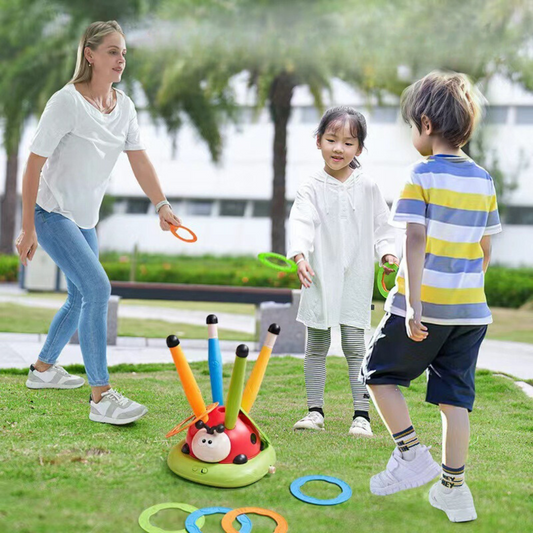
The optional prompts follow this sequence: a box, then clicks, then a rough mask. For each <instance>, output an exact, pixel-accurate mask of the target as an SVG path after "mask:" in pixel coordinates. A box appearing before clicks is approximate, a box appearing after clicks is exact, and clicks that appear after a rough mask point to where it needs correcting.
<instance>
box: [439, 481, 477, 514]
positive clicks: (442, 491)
mask: <svg viewBox="0 0 533 533" xmlns="http://www.w3.org/2000/svg"><path fill="white" fill-rule="evenodd" d="M429 503H430V504H431V505H433V507H435V508H436V509H440V510H441V511H444V512H445V513H446V516H447V517H448V518H449V520H450V522H470V521H471V520H475V519H476V518H477V513H476V508H475V506H474V498H472V493H471V492H470V489H469V488H468V485H467V484H466V483H465V484H463V485H462V486H461V487H454V488H453V489H449V488H446V487H445V486H444V485H443V484H442V483H441V482H440V481H438V482H437V483H435V485H433V487H431V489H430V491H429Z"/></svg>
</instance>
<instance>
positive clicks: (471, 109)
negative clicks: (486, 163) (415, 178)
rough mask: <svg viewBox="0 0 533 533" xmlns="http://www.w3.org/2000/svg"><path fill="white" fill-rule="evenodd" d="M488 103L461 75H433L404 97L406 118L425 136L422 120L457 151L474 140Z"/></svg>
mask: <svg viewBox="0 0 533 533" xmlns="http://www.w3.org/2000/svg"><path fill="white" fill-rule="evenodd" d="M484 102H485V99H484V97H483V95H482V94H481V93H480V92H479V90H478V89H477V88H476V87H475V86H474V85H473V83H472V82H471V81H470V79H469V78H468V76H466V75H465V74H460V73H458V72H453V71H449V72H445V71H437V70H435V71H433V72H430V73H429V74H428V75H427V76H425V77H424V78H422V79H421V80H418V81H417V82H415V83H413V84H412V85H410V86H409V87H407V89H405V90H404V91H403V93H402V97H401V101H400V105H401V109H402V117H403V119H404V120H405V122H407V123H408V124H410V123H413V124H415V126H416V127H417V128H418V131H419V132H422V116H423V115H425V116H426V117H427V118H428V119H429V120H430V121H431V125H432V127H433V130H434V132H435V133H437V134H439V135H441V136H442V137H443V138H444V139H446V140H447V141H448V142H449V143H450V144H451V145H453V146H454V147H456V148H461V147H462V146H464V145H465V144H466V143H467V142H468V141H469V139H470V137H472V134H473V132H474V129H475V127H476V125H477V123H478V122H479V119H480V118H481V115H482V110H483V107H482V106H483V103H484Z"/></svg>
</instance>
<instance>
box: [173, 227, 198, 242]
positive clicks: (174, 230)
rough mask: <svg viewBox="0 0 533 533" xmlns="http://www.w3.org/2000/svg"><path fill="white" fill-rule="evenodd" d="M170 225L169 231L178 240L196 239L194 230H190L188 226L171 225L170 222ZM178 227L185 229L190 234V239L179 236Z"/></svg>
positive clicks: (188, 240)
mask: <svg viewBox="0 0 533 533" xmlns="http://www.w3.org/2000/svg"><path fill="white" fill-rule="evenodd" d="M169 225H170V231H171V232H172V233H173V234H174V235H175V236H176V237H177V238H178V239H179V240H180V241H183V242H196V241H197V240H198V237H197V236H196V233H194V231H192V230H191V229H189V228H186V227H185V226H173V225H172V224H169ZM180 229H184V230H185V231H188V232H189V233H190V235H191V238H190V239H184V238H183V237H180V236H179V235H178V230H180Z"/></svg>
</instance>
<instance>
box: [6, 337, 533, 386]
mask: <svg viewBox="0 0 533 533" xmlns="http://www.w3.org/2000/svg"><path fill="white" fill-rule="evenodd" d="M232 329H233V328H232ZM45 340H46V335H38V334H20V333H0V368H24V367H26V366H28V365H29V364H31V363H33V362H34V361H35V358H36V357H37V355H38V354H39V352H40V350H41V347H42V346H43V344H44V342H45ZM333 340H334V339H333ZM238 344H239V341H237V340H236V341H220V347H221V352H222V359H223V361H224V362H230V361H233V359H234V358H235V348H236V347H237V345H238ZM247 344H248V346H249V348H250V359H255V358H257V355H258V352H259V350H260V346H257V343H255V342H248V343H247ZM333 344H334V345H333V346H332V348H333V349H332V350H331V351H330V353H332V354H335V353H340V350H335V344H336V343H333ZM182 347H183V350H184V352H185V354H186V356H187V359H189V360H190V361H204V360H207V341H206V340H193V339H182ZM107 352H108V355H107V359H108V364H109V365H117V364H120V363H131V364H138V363H169V362H171V358H170V354H169V352H168V349H167V347H166V344H165V340H164V339H144V338H139V337H119V338H118V344H117V346H109V347H108V349H107ZM290 355H293V356H295V357H303V354H290ZM82 362H83V359H82V355H81V350H80V347H79V345H72V344H69V345H67V346H66V347H65V349H64V350H63V353H62V354H61V358H60V363H61V364H63V365H69V364H76V363H80V364H81V363H82ZM478 368H485V369H488V370H492V371H494V372H504V373H506V374H510V375H512V376H515V377H517V378H519V379H521V380H527V379H533V345H531V344H523V343H519V342H506V341H494V340H486V341H484V342H483V344H482V346H481V352H480V356H479V360H478Z"/></svg>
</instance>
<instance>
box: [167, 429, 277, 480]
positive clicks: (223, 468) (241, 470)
mask: <svg viewBox="0 0 533 533" xmlns="http://www.w3.org/2000/svg"><path fill="white" fill-rule="evenodd" d="M184 444H186V440H185V439H184V440H182V441H181V442H179V443H178V444H176V445H175V446H173V447H172V448H171V450H170V453H169V454H168V459H167V463H168V466H169V468H170V470H172V471H173V472H174V473H175V474H177V475H178V476H180V477H182V478H185V479H188V480H189V481H194V482H195V483H200V484H201V485H209V486H211V487H221V488H227V489H233V488H237V487H245V486H247V485H251V484H252V483H255V482H256V481H259V480H260V479H262V478H263V477H264V476H265V475H266V474H268V473H269V471H270V467H271V466H272V465H274V464H275V463H276V451H275V450H274V448H273V446H272V445H271V444H270V443H265V448H264V449H263V451H261V452H260V453H259V455H257V456H256V457H254V458H253V459H250V460H249V461H248V462H247V463H246V464H243V465H236V464H221V463H204V462H203V461H199V460H198V459H194V458H193V457H191V456H190V455H187V454H185V453H183V452H182V451H181V449H182V447H183V445H184Z"/></svg>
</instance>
